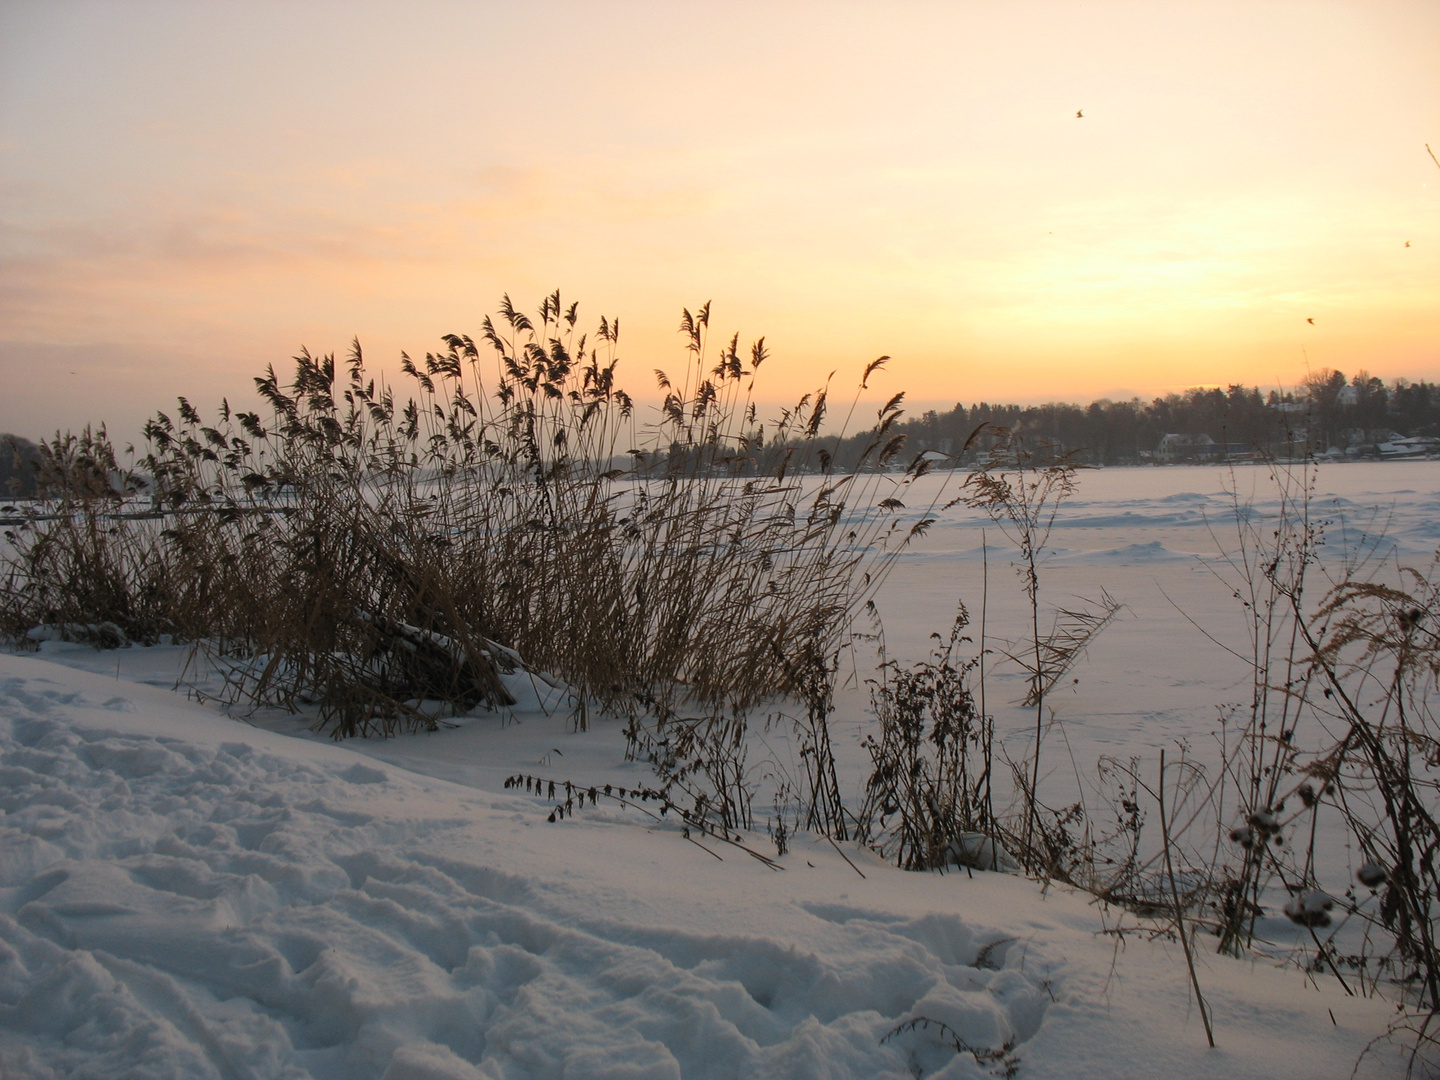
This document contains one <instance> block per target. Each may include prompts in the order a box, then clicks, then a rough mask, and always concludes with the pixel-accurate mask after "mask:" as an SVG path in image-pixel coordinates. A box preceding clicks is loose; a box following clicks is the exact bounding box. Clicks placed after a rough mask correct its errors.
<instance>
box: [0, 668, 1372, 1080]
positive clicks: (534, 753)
mask: <svg viewBox="0 0 1440 1080" xmlns="http://www.w3.org/2000/svg"><path fill="white" fill-rule="evenodd" d="M136 651H137V652H138V650H136ZM92 655H93V654H92ZM112 664H113V661H112ZM116 670H117V671H118V669H116ZM521 719H523V721H524V722H523V723H519V724H517V723H514V722H511V723H508V724H502V723H501V721H500V720H499V719H495V718H479V719H473V720H470V721H468V722H467V723H466V724H465V725H464V726H462V727H460V728H458V729H455V730H451V731H443V732H439V733H436V734H435V735H431V736H414V737H409V738H405V739H397V740H393V741H391V742H389V743H361V742H351V743H347V744H344V745H338V746H337V745H332V744H329V743H327V742H325V741H323V740H319V739H315V738H299V737H295V736H294V735H287V734H280V733H277V732H274V731H267V730H261V729H259V728H256V727H253V726H250V725H247V724H245V723H243V722H240V721H237V720H234V719H231V718H227V717H224V716H221V715H219V714H218V713H216V712H215V711H213V710H212V709H210V708H207V707H205V706H203V705H199V704H195V703H193V702H190V701H186V700H184V699H183V698H181V697H180V696H178V695H176V694H174V693H170V692H168V691H165V690H162V689H158V688H156V687H153V686H147V685H141V684H139V683H137V682H133V681H129V680H121V679H119V678H118V677H117V675H116V674H114V673H112V674H110V675H102V674H99V673H97V672H94V671H81V670H76V669H75V668H74V667H67V666H61V665H60V664H57V663H55V662H52V660H50V659H46V658H41V657H22V656H9V655H0V785H3V787H0V812H3V818H0V1075H3V1076H4V1077H6V1078H10V1077H52V1076H56V1077H60V1076H64V1077H87V1078H88V1077H94V1078H101V1077H121V1076H123V1077H136V1078H141V1077H144V1078H149V1077H156V1078H159V1077H177V1078H178V1077H186V1078H199V1077H217V1078H226V1080H230V1078H240V1077H243V1078H250V1077H257V1078H258V1077H276V1078H300V1077H307V1076H313V1077H317V1078H336V1080H338V1078H342V1077H343V1078H369V1077H374V1078H381V1077H384V1078H389V1080H460V1078H470V1080H473V1078H477V1077H488V1078H506V1080H521V1078H527V1080H528V1078H534V1080H540V1078H556V1080H561V1078H564V1080H582V1078H597V1080H598V1078H602V1077H606V1078H617V1080H618V1078H634V1080H651V1078H653V1080H661V1078H665V1080H668V1078H676V1077H685V1078H711V1077H714V1078H720V1077H735V1078H750V1077H785V1078H789V1077H795V1078H810V1077H814V1078H820V1077H828V1078H856V1080H860V1078H865V1080H873V1078H880V1077H894V1078H896V1080H900V1078H908V1077H913V1076H924V1077H927V1078H937V1080H939V1078H946V1080H953V1078H957V1077H983V1076H989V1075H994V1074H997V1073H998V1074H1004V1073H1005V1072H1006V1070H1007V1069H1009V1068H1011V1067H1012V1066H1013V1067H1014V1068H1015V1069H1016V1073H1015V1074H1016V1075H1018V1076H1021V1077H1035V1078H1042V1077H1091V1076H1094V1077H1110V1078H1118V1080H1123V1078H1128V1077H1134V1078H1137V1080H1138V1078H1149V1077H1156V1076H1166V1077H1175V1078H1182V1080H1184V1078H1192V1077H1193V1078H1198V1077H1217V1078H1218V1077H1225V1078H1238V1077H1257V1078H1259V1077H1275V1078H1279V1077H1295V1078H1306V1080H1315V1078H1323V1077H1345V1076H1349V1075H1350V1073H1351V1069H1352V1067H1353V1066H1354V1063H1355V1061H1356V1060H1357V1058H1358V1057H1359V1056H1360V1055H1361V1052H1362V1050H1363V1049H1364V1047H1365V1045H1366V1044H1367V1042H1369V1041H1370V1040H1371V1039H1372V1038H1374V1037H1375V1036H1376V1035H1377V1034H1379V1033H1380V1032H1381V1031H1382V1030H1383V1028H1384V1024H1385V1022H1386V1019H1387V1017H1388V1015H1389V1010H1390V1008H1391V1006H1388V1005H1387V1004H1385V1003H1383V1002H1379V1001H1367V1000H1360V999H1355V998H1346V997H1344V996H1342V995H1341V994H1340V992H1339V991H1338V988H1336V987H1334V986H1333V985H1332V984H1331V983H1328V982H1324V981H1323V980H1322V981H1321V982H1320V983H1319V985H1316V983H1315V982H1314V981H1310V980H1307V979H1306V977H1305V976H1303V975H1302V974H1301V973H1299V972H1297V971H1294V970H1274V969H1271V968H1269V967H1266V966H1263V965H1257V964H1254V963H1250V962H1240V961H1235V960H1230V959H1225V958H1221V957H1217V956H1213V955H1202V957H1201V961H1202V967H1201V970H1200V980H1201V983H1202V986H1203V988H1204V991H1205V993H1206V995H1207V999H1208V1000H1209V1002H1210V1004H1211V1006H1212V1008H1213V1011H1214V1017H1215V1025H1216V1036H1217V1041H1218V1043H1219V1047H1220V1048H1219V1049H1218V1050H1214V1051H1212V1050H1208V1049H1207V1048H1206V1046H1205V1039H1204V1034H1203V1031H1202V1029H1201V1024H1200V1018H1199V1016H1198V1014H1197V1013H1196V1011H1195V1009H1194V1008H1193V1004H1192V1003H1191V1001H1190V998H1189V987H1188V981H1187V977H1186V974H1185V969H1184V967H1183V964H1182V962H1181V959H1180V955H1179V949H1178V946H1176V945H1174V944H1172V943H1167V942H1165V941H1163V940H1154V941H1152V940H1147V939H1146V938H1145V937H1144V936H1137V935H1135V934H1133V933H1131V934H1129V935H1128V936H1125V937H1118V936H1115V935H1113V934H1107V933H1105V932H1104V931H1105V930H1106V928H1107V926H1109V927H1113V925H1114V923H1115V919H1114V917H1113V915H1107V913H1106V912H1105V911H1103V910H1102V909H1100V908H1098V907H1097V906H1095V905H1094V903H1093V902H1092V901H1091V900H1090V898H1088V897H1085V896H1080V895H1074V894H1070V893H1068V892H1065V891H1063V890H1060V889H1052V890H1050V891H1049V892H1048V894H1042V892H1041V890H1040V889H1039V887H1038V886H1037V885H1035V884H1034V883H1032V882H1029V881H1026V880H1024V879H1021V878H1018V877H1012V876H1007V875H1001V874H985V873H976V874H974V875H973V876H972V875H967V874H965V873H963V872H962V873H950V874H947V875H939V874H906V873H903V872H901V871H898V870H895V869H893V868H891V867H888V866H885V865H883V864H881V863H879V862H878V861H877V860H876V859H875V858H874V857H872V856H868V855H867V853H865V852H863V851H859V850H856V849H854V848H853V847H852V848H850V849H848V850H847V852H846V854H847V855H848V856H849V859H850V860H852V861H853V862H854V863H855V864H856V865H855V867H852V866H851V865H849V864H847V862H846V860H845V858H843V857H842V855H841V854H840V853H839V852H838V851H837V850H836V849H833V848H832V847H831V846H830V845H829V844H828V843H826V842H824V841H814V840H811V839H808V838H806V837H803V836H802V837H800V838H799V839H797V841H796V842H795V844H794V845H793V847H792V848H791V850H790V852H789V854H788V855H786V856H785V857H783V858H782V859H780V860H779V862H780V863H781V865H782V866H783V867H784V869H783V870H780V871H776V870H773V869H771V868H769V867H767V866H766V865H764V864H763V863H761V862H759V861H757V860H754V859H751V858H748V857H747V856H745V855H744V853H743V852H740V851H737V850H734V849H730V848H723V847H717V849H716V851H715V853H714V854H713V855H712V854H710V853H707V852H706V851H704V850H701V849H700V847H699V846H697V845H696V844H694V843H688V842H686V840H685V839H684V838H683V837H682V836H681V834H680V831H679V828H678V827H677V826H671V825H669V824H659V825H657V824H655V823H654V822H652V821H651V820H649V819H648V818H645V817H643V816H641V815H639V814H636V813H634V812H627V811H626V810H623V809H621V808H618V807H610V808H607V807H606V806H604V805H603V804H602V806H601V807H599V808H598V809H595V810H587V811H586V812H584V813H581V814H579V815H577V816H576V817H574V818H571V819H569V820H565V821H562V822H559V823H556V824H553V825H552V824H547V823H546V821H545V814H546V812H547V810H548V804H547V803H546V802H545V801H544V800H539V799H536V798H532V797H529V796H526V795H523V794H517V793H514V792H507V791H505V790H503V788H502V782H503V778H504V776H506V775H508V774H509V773H513V772H517V771H531V772H535V771H542V767H541V766H540V765H539V764H537V761H539V760H540V758H541V757H544V758H545V760H546V761H548V762H551V763H554V762H555V761H556V760H557V757H556V756H552V755H553V754H554V751H556V750H559V751H561V753H560V754H559V755H558V760H559V761H563V762H564V763H565V764H564V766H563V773H564V774H566V775H572V776H575V778H576V779H580V778H581V777H580V776H579V775H578V773H579V772H580V771H581V770H584V771H585V772H586V773H587V776H586V779H589V780H590V781H591V782H607V781H608V780H609V779H611V778H612V777H617V778H618V777H623V776H626V775H635V774H634V773H633V772H627V770H635V768H636V767H635V766H634V765H626V764H625V763H624V762H623V760H622V757H623V753H622V742H621V739H620V738H619V735H618V733H617V732H614V731H607V730H605V729H602V730H600V731H596V732H591V733H587V734H583V735H572V734H568V733H567V731H566V724H565V722H564V720H563V719H562V718H560V717H555V718H546V717H545V716H543V715H540V714H536V715H531V716H528V717H522V718H521ZM387 758H388V760H386V759H387ZM399 761H405V762H406V763H407V764H410V765H412V766H413V767H414V768H419V769H421V770H422V771H420V772H417V771H412V769H410V768H406V767H404V766H402V765H401V764H397V762H399ZM553 771H555V772H556V773H557V775H559V774H560V773H561V769H560V767H559V766H558V765H557V766H556V767H555V769H554V770H553ZM426 773H430V774H431V775H426ZM434 773H444V774H445V775H447V776H450V777H452V779H440V778H439V777H437V776H436V775H433V774H434ZM635 779H636V780H639V779H640V777H639V776H638V775H635ZM751 842H752V844H753V845H754V846H756V847H757V848H762V847H765V846H766V845H767V843H768V842H767V841H766V839H765V838H764V837H763V836H760V837H755V838H753V839H752V840H751ZM711 846H716V845H711ZM769 850H771V851H773V848H771V849H769ZM862 873H863V875H864V876H863V877H862V876H861V874H862ZM919 1017H924V1018H927V1019H928V1020H930V1021H934V1022H936V1023H935V1024H932V1025H931V1026H930V1027H928V1028H927V1027H915V1028H912V1029H908V1030H900V1031H898V1032H897V1028H901V1027H902V1025H904V1024H905V1022H906V1021H909V1020H912V1019H915V1018H919ZM939 1025H945V1026H944V1027H943V1028H941V1027H939ZM892 1033H894V1034H892ZM947 1033H948V1034H947ZM1394 1067H1395V1064H1394V1062H1393V1061H1389V1062H1387V1061H1385V1060H1384V1059H1383V1058H1381V1057H1378V1056H1375V1055H1371V1056H1368V1057H1367V1058H1366V1059H1365V1062H1364V1065H1363V1067H1362V1069H1361V1072H1360V1075H1362V1076H1363V1075H1376V1076H1379V1075H1391V1074H1393V1070H1394Z"/></svg>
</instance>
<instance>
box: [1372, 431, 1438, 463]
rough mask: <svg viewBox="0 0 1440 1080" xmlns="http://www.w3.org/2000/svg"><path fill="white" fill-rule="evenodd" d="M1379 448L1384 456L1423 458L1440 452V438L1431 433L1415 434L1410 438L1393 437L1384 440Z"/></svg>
mask: <svg viewBox="0 0 1440 1080" xmlns="http://www.w3.org/2000/svg"><path fill="white" fill-rule="evenodd" d="M1377 449H1379V451H1380V456H1381V457H1382V458H1422V457H1430V456H1431V455H1435V454H1440V439H1437V438H1434V437H1433V436H1430V435H1415V436H1412V437H1411V438H1408V439H1391V440H1390V441H1389V442H1382V443H1381V444H1380V445H1379V446H1378V447H1377Z"/></svg>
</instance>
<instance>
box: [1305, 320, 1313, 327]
mask: <svg viewBox="0 0 1440 1080" xmlns="http://www.w3.org/2000/svg"><path fill="white" fill-rule="evenodd" d="M1305 321H1306V322H1308V323H1309V324H1310V325H1311V326H1314V325H1315V320H1314V319H1306V320H1305Z"/></svg>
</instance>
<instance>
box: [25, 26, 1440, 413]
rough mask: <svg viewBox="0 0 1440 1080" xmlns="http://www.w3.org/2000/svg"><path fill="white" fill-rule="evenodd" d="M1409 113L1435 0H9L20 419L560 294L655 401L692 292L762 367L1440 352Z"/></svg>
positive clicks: (910, 381) (1166, 379) (921, 383)
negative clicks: (660, 370)
mask: <svg viewBox="0 0 1440 1080" xmlns="http://www.w3.org/2000/svg"><path fill="white" fill-rule="evenodd" d="M1077 110H1083V111H1084V116H1083V117H1081V118H1077V117H1076V112H1077ZM1427 143H1429V144H1430V146H1431V147H1432V148H1434V149H1435V150H1436V152H1437V153H1440V3H1437V2H1436V0H1423V2H1387V0H1356V2H1350V3H1310V2H1302V0H1286V2H1283V3H1263V2H1257V0H1243V2H1237V3H1226V2H1191V3H1186V2H1181V0H1163V2H1162V0H1153V2H1152V0H1147V2H1129V3H1127V2H1107V0H1091V2H1078V0H1077V2H1068V3H1040V2H1031V0H1013V2H1005V3H998V2H987V3H962V2H952V3H918V2H912V3H893V2H892V3H878V2H875V3H841V2H832V3H824V4H805V3H785V2H778V0H772V2H769V3H754V4H750V3H701V2H693V3H687V2H677V0H670V2H664V3H651V4H645V3H605V2H599V0H596V2H583V3H539V2H525V3H518V2H517V3H507V4H501V3H479V2H472V3H455V4H442V3H405V4H400V3H391V4H363V3H356V2H353V0H347V2H344V3H333V4H329V3H321V2H307V3H301V2H292V3H268V2H264V0H245V2H243V3H233V4H226V3H198V2H195V3H139V2H126V0H106V2H98V3H71V2H63V0H62V2H43V3H41V2H33V3H32V2H24V0H6V2H5V3H4V4H3V5H0V431H14V432H17V433H19V434H23V435H28V436H30V437H32V438H36V437H40V436H43V435H45V434H47V433H53V431H54V430H55V429H56V428H57V427H66V428H74V427H78V426H80V425H83V424H85V423H87V422H90V421H100V420H104V421H107V422H108V423H109V424H110V426H111V429H112V433H113V434H115V435H117V436H118V437H120V438H121V440H122V441H123V440H124V439H126V438H133V437H134V436H135V433H136V432H137V431H138V427H139V424H140V422H141V421H142V419H143V418H144V417H145V416H146V415H147V414H149V413H150V412H152V411H153V410H155V409H157V408H165V407H169V406H170V405H171V404H172V403H173V399H174V397H175V395H177V394H184V395H186V396H188V397H190V398H191V399H192V400H194V401H196V402H197V403H198V404H201V405H203V406H210V405H213V404H215V403H216V402H218V400H219V398H220V396H221V395H222V394H224V395H229V396H230V398H231V400H232V402H234V401H237V400H245V401H248V400H249V397H250V387H251V383H250V377H251V376H253V375H254V374H257V373H258V372H259V371H260V370H261V369H263V367H264V366H265V365H266V364H268V363H275V364H276V366H277V367H283V366H285V365H286V364H287V363H288V358H289V357H290V356H291V355H292V354H293V353H295V352H296V351H297V350H298V349H299V347H300V346H301V345H305V346H308V347H309V348H310V349H311V350H312V351H320V352H325V351H332V350H334V351H343V350H345V349H346V348H347V347H348V345H349V342H350V339H351V337H352V336H357V335H358V337H359V338H360V340H361V342H362V344H363V345H364V346H365V348H366V352H367V355H368V356H370V357H371V358H372V359H374V360H375V361H376V362H378V363H383V364H386V365H393V362H394V361H395V359H396V358H397V357H398V354H399V351H400V350H401V349H406V350H407V351H409V352H410V353H411V354H415V353H423V352H424V351H425V350H427V349H433V348H435V347H437V345H438V339H439V337H440V335H442V334H444V333H447V332H452V331H453V332H457V333H474V332H476V330H477V329H478V327H479V325H480V320H481V318H482V317H483V316H484V315H485V314H486V313H487V312H493V311H494V309H495V305H496V303H497V302H498V300H499V299H500V296H501V294H502V293H505V292H508V293H509V294H510V295H511V296H512V297H513V298H514V300H515V302H516V303H517V305H519V306H522V307H523V308H525V309H527V310H533V309H534V308H536V307H538V305H539V303H540V300H541V297H542V296H543V295H544V294H546V293H548V292H550V291H551V290H553V289H557V288H558V289H559V290H560V291H561V294H562V298H563V299H564V300H565V301H567V302H568V301H569V300H572V299H573V300H579V301H580V313H581V322H582V325H593V324H595V323H597V322H598V320H599V317H600V315H601V314H605V315H609V316H619V317H620V319H621V324H622V337H621V349H620V355H621V357H622V366H621V372H622V376H624V378H623V381H624V382H625V383H626V384H627V385H629V386H630V387H632V388H633V389H632V392H636V393H637V396H644V394H645V393H647V392H649V390H650V388H652V387H653V378H652V376H651V375H650V372H651V370H652V369H653V368H656V367H665V366H667V365H672V364H674V363H675V362H677V360H678V358H679V357H680V356H681V355H682V354H683V350H682V348H681V343H680V339H679V338H678V337H677V335H676V334H675V328H676V324H677V321H678V316H679V312H680V309H681V308H682V307H685V306H689V307H692V308H693V307H695V306H696V305H698V304H700V303H703V302H704V301H706V300H712V301H713V302H714V309H713V310H714V317H713V326H714V329H715V330H716V331H718V332H721V333H723V334H724V336H725V337H726V338H727V339H728V337H729V335H730V333H731V332H732V331H739V332H740V334H741V338H742V342H748V341H749V340H751V339H753V338H755V337H758V336H760V335H762V334H763V335H765V336H766V338H767V341H768V343H769V345H770V347H771V350H772V353H773V355H774V358H775V359H774V361H773V364H772V366H771V368H770V369H769V370H767V372H766V374H767V375H768V376H769V378H768V381H767V382H766V383H765V384H764V387H763V391H762V396H763V397H766V398H768V399H770V400H780V399H786V398H789V397H790V396H792V395H793V394H797V393H799V392H801V391H803V390H804V389H808V388H811V387H812V386H813V385H814V384H816V383H817V382H819V381H820V380H823V379H824V378H825V376H826V375H828V374H829V372H831V371H832V370H835V371H838V374H837V376H836V381H837V383H841V384H848V383H850V382H853V381H854V379H855V378H856V377H857V376H858V373H859V370H860V369H861V367H863V365H864V364H865V363H866V362H867V361H869V360H871V359H873V358H874V357H875V356H878V355H879V354H881V353H889V354H891V355H892V356H893V357H894V361H893V364H892V366H891V369H890V372H889V374H888V375H887V376H886V382H885V384H884V386H883V387H882V389H883V390H884V391H885V392H892V391H894V390H899V389H904V390H907V391H908V392H909V396H910V398H911V399H912V401H913V402H915V403H916V404H917V405H919V406H920V407H924V406H926V405H929V406H931V407H934V406H939V407H942V408H943V407H948V406H949V405H953V404H954V403H955V402H956V401H963V402H966V403H967V404H968V403H973V402H975V401H978V400H980V399H987V400H990V401H997V400H999V401H1020V402H1033V401H1041V400H1075V401H1083V402H1088V401H1089V400H1091V399H1094V398H1098V397H1112V398H1120V397H1126V398H1128V397H1130V396H1133V395H1139V396H1141V397H1143V398H1146V399H1148V398H1151V397H1154V396H1157V395H1161V394H1164V393H1166V392H1168V391H1171V390H1181V389H1184V388H1186V387H1189V386H1195V385H1214V384H1219V385H1225V384H1228V383H1233V382H1243V383H1246V384H1260V385H1263V386H1266V387H1269V386H1275V385H1294V384H1295V383H1297V382H1298V381H1299V380H1300V379H1301V378H1303V376H1304V374H1305V372H1306V370H1307V365H1308V368H1309V369H1317V368H1324V367H1332V368H1338V369H1340V370H1342V371H1344V372H1345V373H1346V374H1354V372H1355V371H1357V370H1359V369H1361V368H1365V369H1368V370H1369V371H1370V372H1371V373H1372V374H1375V375H1379V376H1381V377H1383V378H1386V379H1387V380H1388V379H1393V378H1395V377H1406V378H1409V379H1421V378H1424V379H1429V380H1437V379H1440V166H1437V164H1436V163H1435V161H1433V160H1432V159H1431V157H1430V156H1429V154H1428V153H1427V151H1426V144H1427ZM1407 242H1408V244H1409V246H1408V247H1407V246H1406V245H1407ZM1308 319H1313V320H1314V323H1313V325H1312V324H1311V323H1309V322H1307V320H1308Z"/></svg>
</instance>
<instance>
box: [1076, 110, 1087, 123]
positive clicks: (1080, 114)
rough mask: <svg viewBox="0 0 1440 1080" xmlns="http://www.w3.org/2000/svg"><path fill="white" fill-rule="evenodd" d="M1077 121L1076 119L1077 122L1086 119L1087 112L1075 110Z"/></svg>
mask: <svg viewBox="0 0 1440 1080" xmlns="http://www.w3.org/2000/svg"><path fill="white" fill-rule="evenodd" d="M1075 119H1076V120H1084V119H1085V110H1084V109H1076V110H1075Z"/></svg>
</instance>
